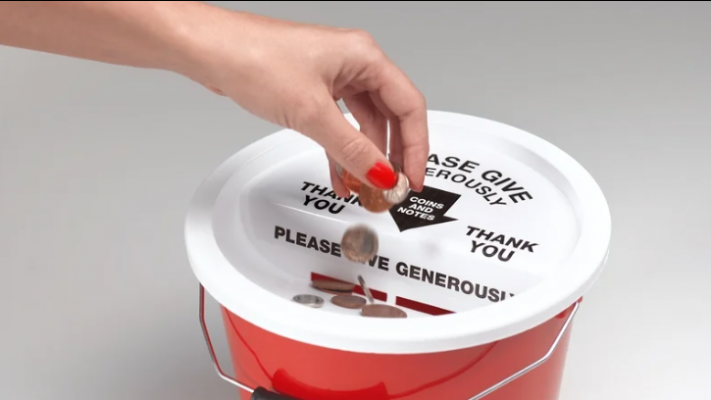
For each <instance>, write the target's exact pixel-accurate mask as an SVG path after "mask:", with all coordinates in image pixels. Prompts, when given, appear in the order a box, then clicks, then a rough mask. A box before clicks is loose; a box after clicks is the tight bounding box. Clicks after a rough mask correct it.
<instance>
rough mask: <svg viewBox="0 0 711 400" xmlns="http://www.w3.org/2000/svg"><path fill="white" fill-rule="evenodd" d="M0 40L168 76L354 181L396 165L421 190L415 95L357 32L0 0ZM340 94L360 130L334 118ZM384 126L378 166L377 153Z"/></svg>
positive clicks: (140, 8)
mask: <svg viewBox="0 0 711 400" xmlns="http://www.w3.org/2000/svg"><path fill="white" fill-rule="evenodd" d="M0 44H4V45H9V46H15V47H21V48H26V49H34V50H38V51H45V52H50V53H55V54H62V55H66V56H70V57H77V58H84V59H89V60H94V61H101V62H106V63H112V64H119V65H128V66H133V67H140V68H153V69H163V70H168V71H173V72H176V73H179V74H182V75H184V76H186V77H188V78H190V79H193V80H195V81H197V82H200V83H201V84H203V85H205V86H206V87H208V88H209V89H210V90H212V91H214V92H216V93H218V94H223V95H226V96H229V97H230V98H232V99H233V100H234V101H235V102H237V103H238V104H239V105H241V106H242V107H243V108H245V109H246V110H248V111H249V112H251V113H253V114H255V115H257V116H259V117H261V118H264V119H266V120H269V121H271V122H273V123H276V124H279V125H281V126H284V127H287V128H291V129H293V130H295V131H298V132H301V133H302V134H304V135H306V136H308V137H310V138H312V139H313V140H315V141H316V142H317V143H319V144H321V145H322V146H323V147H324V148H325V150H326V153H327V155H328V157H329V161H330V169H331V180H332V184H333V187H334V190H335V191H336V193H337V194H338V195H339V196H344V197H345V196H348V195H349V191H348V190H347V189H346V187H345V186H344V184H343V182H342V181H341V179H340V178H339V177H338V174H337V173H336V168H335V164H334V163H335V162H337V163H339V164H340V165H341V166H342V167H343V168H344V169H346V170H347V171H349V172H350V173H351V174H352V175H354V176H355V177H356V178H358V179H359V180H360V181H361V182H363V183H364V184H369V185H372V186H375V187H378V188H390V187H392V186H393V185H394V184H395V180H396V176H395V174H394V173H393V166H392V164H391V163H390V161H392V162H394V163H396V164H398V165H400V166H401V167H403V171H404V173H405V175H407V177H408V179H409V181H410V186H411V188H412V189H413V190H415V191H419V190H421V189H422V185H423V184H424V177H425V168H426V165H427V157H428V153H429V141H428V132H427V114H426V105H425V100H424V98H423V96H422V94H421V93H420V92H419V91H418V90H417V89H416V88H415V86H414V85H413V84H412V82H410V80H409V79H408V78H407V77H406V76H405V74H404V73H403V72H402V71H400V70H399V69H398V68H397V67H396V66H395V65H394V64H393V63H392V62H390V61H389V60H388V58H387V57H386V56H385V54H383V52H382V51H381V50H380V49H379V48H378V46H377V45H376V43H375V42H374V41H373V39H372V38H371V37H370V36H369V35H368V34H366V33H364V32H362V31H358V30H350V29H336V28H329V27H325V26H318V25H307V24H299V23H293V22H286V21H279V20H275V19H271V18H266V17H261V16H256V15H251V14H246V13H239V12H234V11H229V10H226V9H223V8H220V7H216V6H211V5H208V4H205V3H202V2H192V1H187V2H183V1H141V2H137V1H130V2H129V1H126V2H114V1H95V2H91V1H89V2H71V1H62V2H43V1H3V2H0ZM338 99H343V100H344V102H345V104H346V106H347V107H348V108H349V109H350V111H351V112H352V113H353V116H354V117H355V119H356V120H357V121H358V124H359V125H360V132H358V131H357V130H356V129H354V128H353V127H352V125H350V124H349V123H348V122H347V121H346V119H345V118H344V116H343V115H342V114H341V112H340V110H339V108H338V106H337V104H336V100H338ZM388 123H389V126H390V161H389V160H388V159H387V158H386V156H385V154H386V143H387V127H388Z"/></svg>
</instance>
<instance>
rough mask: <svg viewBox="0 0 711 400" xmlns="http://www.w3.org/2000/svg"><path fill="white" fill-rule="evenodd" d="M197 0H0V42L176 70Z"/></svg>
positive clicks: (199, 8) (198, 9)
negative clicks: (192, 0) (175, 0)
mask: <svg viewBox="0 0 711 400" xmlns="http://www.w3.org/2000/svg"><path fill="white" fill-rule="evenodd" d="M211 8H212V7H211V6H208V5H205V4H201V3H198V2H181V1H177V2H161V1H148V2H132V1H129V2H118V1H116V2H114V1H87V2H72V1H58V2H53V1H2V2H0V44H3V45H7V46H12V47H20V48H26V49H31V50H37V51H43V52H47V53H54V54H61V55H66V56H70V57H76V58H82V59H87V60H94V61H100V62H106V63H111V64H119V65H127V66H134V67H141V68H155V69H165V70H172V71H176V72H180V70H181V69H184V68H188V66H186V65H183V64H186V63H190V57H189V55H188V54H189V53H190V51H191V50H190V46H191V43H190V42H189V41H188V40H186V38H188V37H189V35H190V30H191V29H194V28H195V27H194V26H192V25H193V24H195V22H193V21H195V18H194V16H195V14H196V13H202V12H206V10H210V9H211Z"/></svg>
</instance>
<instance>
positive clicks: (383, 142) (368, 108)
mask: <svg viewBox="0 0 711 400" xmlns="http://www.w3.org/2000/svg"><path fill="white" fill-rule="evenodd" d="M343 102H344V103H345V104H346V107H348V110H350V112H351V113H353V117H354V118H355V120H356V121H358V125H360V131H361V132H362V133H363V134H364V135H365V136H366V137H367V138H368V139H370V140H371V141H372V142H373V143H375V146H377V147H378V149H379V150H380V151H381V152H382V153H383V154H386V153H387V148H388V120H387V118H386V117H385V115H384V114H383V113H382V112H380V110H378V108H377V107H376V106H375V104H374V103H373V100H371V98H370V95H369V94H368V93H367V92H362V93H358V94H356V95H353V96H350V97H345V98H343Z"/></svg>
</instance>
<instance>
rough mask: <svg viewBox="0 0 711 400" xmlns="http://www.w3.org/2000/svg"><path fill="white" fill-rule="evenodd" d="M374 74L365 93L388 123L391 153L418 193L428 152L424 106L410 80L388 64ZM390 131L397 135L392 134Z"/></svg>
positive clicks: (385, 62) (422, 97)
mask: <svg viewBox="0 0 711 400" xmlns="http://www.w3.org/2000/svg"><path fill="white" fill-rule="evenodd" d="M373 70H374V71H377V72H376V73H377V74H378V75H377V76H375V77H369V79H367V80H366V81H365V82H366V83H367V84H368V86H369V87H368V90H370V91H371V92H372V96H371V98H372V99H373V102H374V103H375V105H376V106H377V107H378V108H379V109H380V111H382V112H383V113H385V114H386V115H387V116H388V119H389V120H390V129H391V135H390V140H391V143H390V149H391V153H393V156H396V157H400V158H401V159H402V164H401V165H402V166H403V170H404V172H405V174H406V175H407V177H408V179H409V180H410V185H411V187H412V189H413V190H416V191H420V190H422V187H423V186H424V182H425V169H426V168H427V158H428V156H429V151H430V148H429V130H428V126H427V104H426V102H425V99H424V96H423V95H422V93H420V91H419V90H417V88H416V87H415V86H414V85H413V83H412V82H411V81H410V79H409V78H407V76H406V75H405V74H404V73H403V72H402V71H400V69H399V68H397V67H396V66H395V65H394V64H392V63H390V62H389V61H384V65H383V66H382V67H380V68H374V69H373ZM393 121H395V123H393ZM393 127H394V128H395V130H397V131H398V132H394V130H393ZM393 140H394V142H393ZM398 142H399V143H398ZM400 154H401V155H400ZM393 161H394V162H396V161H395V160H394V159H393Z"/></svg>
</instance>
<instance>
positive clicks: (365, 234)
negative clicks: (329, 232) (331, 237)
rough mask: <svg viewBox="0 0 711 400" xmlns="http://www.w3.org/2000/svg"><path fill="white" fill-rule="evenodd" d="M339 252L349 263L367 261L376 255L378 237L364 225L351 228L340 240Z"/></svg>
mask: <svg viewBox="0 0 711 400" xmlns="http://www.w3.org/2000/svg"><path fill="white" fill-rule="evenodd" d="M341 251H342V253H343V255H344V256H345V257H346V258H347V259H349V260H350V261H353V262H359V263H364V262H366V261H369V260H370V259H372V258H373V256H375V255H376V254H377V253H378V235H377V234H376V233H375V231H374V230H372V229H370V228H368V227H367V226H365V225H355V226H351V227H349V228H348V229H347V230H346V232H345V233H344V234H343V237H342V238H341Z"/></svg>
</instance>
